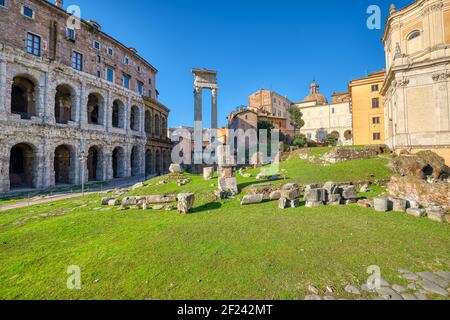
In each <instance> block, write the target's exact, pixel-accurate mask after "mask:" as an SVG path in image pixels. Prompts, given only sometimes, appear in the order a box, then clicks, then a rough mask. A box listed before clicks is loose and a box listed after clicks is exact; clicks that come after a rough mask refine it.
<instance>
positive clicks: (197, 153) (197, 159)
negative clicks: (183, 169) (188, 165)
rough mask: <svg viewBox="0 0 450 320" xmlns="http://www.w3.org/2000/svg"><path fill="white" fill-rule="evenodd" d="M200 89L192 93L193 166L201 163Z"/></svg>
mask: <svg viewBox="0 0 450 320" xmlns="http://www.w3.org/2000/svg"><path fill="white" fill-rule="evenodd" d="M202 119H203V114H202V88H198V87H196V88H195V91H194V164H202V163H203V144H202V143H203V124H202Z"/></svg>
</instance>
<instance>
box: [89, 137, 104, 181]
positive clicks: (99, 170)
mask: <svg viewBox="0 0 450 320" xmlns="http://www.w3.org/2000/svg"><path fill="white" fill-rule="evenodd" d="M86 164H87V173H88V181H101V180H103V152H102V149H101V148H100V147H98V146H92V147H90V148H89V150H88V154H87V162H86Z"/></svg>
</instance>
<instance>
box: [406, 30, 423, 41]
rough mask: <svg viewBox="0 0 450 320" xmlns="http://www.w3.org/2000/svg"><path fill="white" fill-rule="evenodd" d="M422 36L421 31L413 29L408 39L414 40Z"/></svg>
mask: <svg viewBox="0 0 450 320" xmlns="http://www.w3.org/2000/svg"><path fill="white" fill-rule="evenodd" d="M418 37H420V31H417V30H416V31H413V32H411V33H410V34H409V36H408V41H411V40H414V39H416V38H418Z"/></svg>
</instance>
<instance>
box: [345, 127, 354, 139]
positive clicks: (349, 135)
mask: <svg viewBox="0 0 450 320" xmlns="http://www.w3.org/2000/svg"><path fill="white" fill-rule="evenodd" d="M352 139H353V132H352V130H346V131H345V132H344V140H345V141H349V140H352Z"/></svg>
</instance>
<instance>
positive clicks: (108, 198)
mask: <svg viewBox="0 0 450 320" xmlns="http://www.w3.org/2000/svg"><path fill="white" fill-rule="evenodd" d="M111 200H116V198H114V197H107V198H102V200H101V203H102V206H107V205H108V204H109V202H110V201H111Z"/></svg>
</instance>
